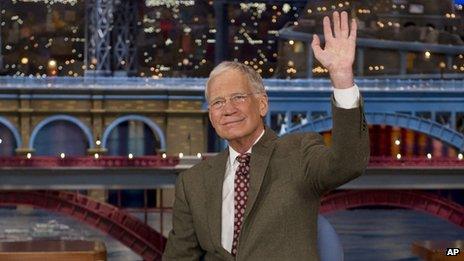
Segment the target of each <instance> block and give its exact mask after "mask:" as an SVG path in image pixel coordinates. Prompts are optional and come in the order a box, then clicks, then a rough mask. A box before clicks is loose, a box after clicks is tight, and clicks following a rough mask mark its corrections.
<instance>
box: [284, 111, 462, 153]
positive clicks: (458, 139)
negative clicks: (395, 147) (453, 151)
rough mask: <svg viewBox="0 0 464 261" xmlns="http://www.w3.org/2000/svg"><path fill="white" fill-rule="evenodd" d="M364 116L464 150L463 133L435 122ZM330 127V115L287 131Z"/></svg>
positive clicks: (395, 115)
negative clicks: (425, 135)
mask: <svg viewBox="0 0 464 261" xmlns="http://www.w3.org/2000/svg"><path fill="white" fill-rule="evenodd" d="M365 116H366V121H367V123H368V124H379V125H380V124H385V125H389V126H397V127H402V128H406V129H410V130H414V131H417V132H421V133H424V134H427V135H429V136H431V137H434V138H437V139H439V140H441V141H443V142H445V143H448V144H450V145H451V146H453V147H455V148H457V149H458V150H461V151H463V150H464V134H462V133H459V132H457V131H455V130H453V129H451V128H449V127H447V126H445V125H441V124H439V123H437V122H434V121H431V120H427V119H423V118H419V117H416V116H412V115H408V114H400V113H383V112H367V113H365ZM330 129H332V117H331V116H329V117H325V118H322V119H318V120H315V121H310V122H308V123H306V124H303V125H297V126H294V127H292V128H290V129H289V130H288V131H287V133H292V132H300V131H315V132H324V131H328V130H330Z"/></svg>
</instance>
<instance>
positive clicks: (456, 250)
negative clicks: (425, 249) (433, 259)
mask: <svg viewBox="0 0 464 261" xmlns="http://www.w3.org/2000/svg"><path fill="white" fill-rule="evenodd" d="M459 252H460V250H459V248H448V249H446V255H447V256H457V255H459Z"/></svg>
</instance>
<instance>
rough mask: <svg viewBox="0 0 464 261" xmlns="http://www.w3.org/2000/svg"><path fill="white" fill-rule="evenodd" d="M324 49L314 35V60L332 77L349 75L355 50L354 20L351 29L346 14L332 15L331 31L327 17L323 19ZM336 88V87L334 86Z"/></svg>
mask: <svg viewBox="0 0 464 261" xmlns="http://www.w3.org/2000/svg"><path fill="white" fill-rule="evenodd" d="M323 24H324V38H325V46H324V49H322V47H321V43H320V39H319V37H318V36H317V35H316V34H314V37H313V41H312V43H311V46H312V48H313V51H314V56H315V57H316V59H317V60H318V61H319V62H320V63H321V64H322V65H323V66H324V67H325V68H327V69H328V70H329V73H330V75H331V77H332V80H334V79H333V77H334V76H335V77H336V75H338V74H351V75H352V66H353V62H354V56H355V49H356V29H357V25H356V20H354V19H353V20H352V22H351V29H350V27H349V23H348V14H347V13H346V12H345V11H343V12H342V13H341V14H339V13H338V12H334V13H333V24H334V26H333V28H334V29H333V31H332V26H331V23H330V19H329V17H327V16H326V17H324V20H323ZM335 87H337V86H335Z"/></svg>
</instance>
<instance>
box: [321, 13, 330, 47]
mask: <svg viewBox="0 0 464 261" xmlns="http://www.w3.org/2000/svg"><path fill="white" fill-rule="evenodd" d="M322 23H323V24H324V38H325V42H327V41H329V40H330V39H332V38H333V34H332V28H331V26H330V19H329V17H328V16H325V17H324V20H323V21H322Z"/></svg>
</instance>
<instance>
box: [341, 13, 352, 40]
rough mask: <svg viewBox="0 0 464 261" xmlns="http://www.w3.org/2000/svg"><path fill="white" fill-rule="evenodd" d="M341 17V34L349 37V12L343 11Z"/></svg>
mask: <svg viewBox="0 0 464 261" xmlns="http://www.w3.org/2000/svg"><path fill="white" fill-rule="evenodd" d="M340 17H341V18H340V28H341V36H342V37H343V38H348V35H349V34H350V32H349V28H348V13H347V12H345V11H343V12H342V13H341V15H340Z"/></svg>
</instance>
